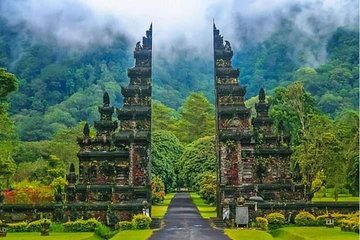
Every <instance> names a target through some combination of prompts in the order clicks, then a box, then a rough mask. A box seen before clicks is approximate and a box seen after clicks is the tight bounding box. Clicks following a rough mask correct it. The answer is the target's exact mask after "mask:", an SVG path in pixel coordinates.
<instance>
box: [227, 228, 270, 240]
mask: <svg viewBox="0 0 360 240" xmlns="http://www.w3.org/2000/svg"><path fill="white" fill-rule="evenodd" d="M224 232H225V234H226V235H228V236H229V238H230V239H233V240H237V239H241V240H273V239H274V238H273V237H272V236H271V235H270V233H267V232H265V231H260V230H247V229H225V231H224Z"/></svg>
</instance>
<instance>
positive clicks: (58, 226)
mask: <svg viewBox="0 0 360 240" xmlns="http://www.w3.org/2000/svg"><path fill="white" fill-rule="evenodd" d="M64 231H65V230H64V226H63V224H62V223H51V224H50V232H64Z"/></svg>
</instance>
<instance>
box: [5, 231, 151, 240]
mask: <svg viewBox="0 0 360 240" xmlns="http://www.w3.org/2000/svg"><path fill="white" fill-rule="evenodd" d="M3 239H4V240H6V239H14V240H15V239H16V240H22V239H24V240H39V239H46V240H69V239H74V240H75V239H76V240H101V238H99V237H97V236H95V235H94V233H93V232H84V233H57V232H56V233H55V232H54V233H53V232H51V233H50V236H46V237H41V236H40V233H39V232H26V233H25V232H24V233H22V232H21V233H8V234H7V236H6V237H5V238H3ZM144 239H146V238H144Z"/></svg>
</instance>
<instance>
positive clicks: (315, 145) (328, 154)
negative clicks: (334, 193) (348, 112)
mask: <svg viewBox="0 0 360 240" xmlns="http://www.w3.org/2000/svg"><path fill="white" fill-rule="evenodd" d="M294 150H295V151H294V154H293V156H292V158H293V159H294V160H295V162H298V163H299V164H300V167H301V173H302V175H303V183H304V184H305V186H306V191H307V193H308V197H309V198H311V197H312V195H313V193H314V192H316V191H318V190H320V187H321V186H322V185H320V184H317V186H319V187H317V188H316V189H312V190H311V186H314V184H313V182H314V181H315V179H316V178H317V176H319V174H320V173H321V172H323V173H324V175H325V179H326V184H327V185H331V186H334V188H335V190H336V189H339V188H340V187H342V186H343V185H344V183H345V169H346V166H347V165H346V164H344V162H343V161H342V155H341V152H342V146H341V143H340V141H339V139H338V138H337V133H336V128H335V125H334V123H333V122H332V120H331V119H330V118H329V117H327V116H323V115H314V116H312V117H311V118H310V119H309V124H308V127H307V131H306V134H305V135H303V136H302V138H301V143H300V144H299V145H298V146H296V147H295V148H294Z"/></svg>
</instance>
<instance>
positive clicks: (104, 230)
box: [95, 224, 116, 239]
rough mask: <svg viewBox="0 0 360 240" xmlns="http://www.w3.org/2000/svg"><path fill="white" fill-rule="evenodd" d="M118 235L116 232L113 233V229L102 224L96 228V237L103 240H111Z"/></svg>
mask: <svg viewBox="0 0 360 240" xmlns="http://www.w3.org/2000/svg"><path fill="white" fill-rule="evenodd" d="M115 234H116V231H111V229H110V228H109V227H107V226H105V225H103V224H100V225H99V226H97V227H96V228H95V235H97V236H99V237H101V238H103V239H110V238H112V237H113V236H114V235H115Z"/></svg>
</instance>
